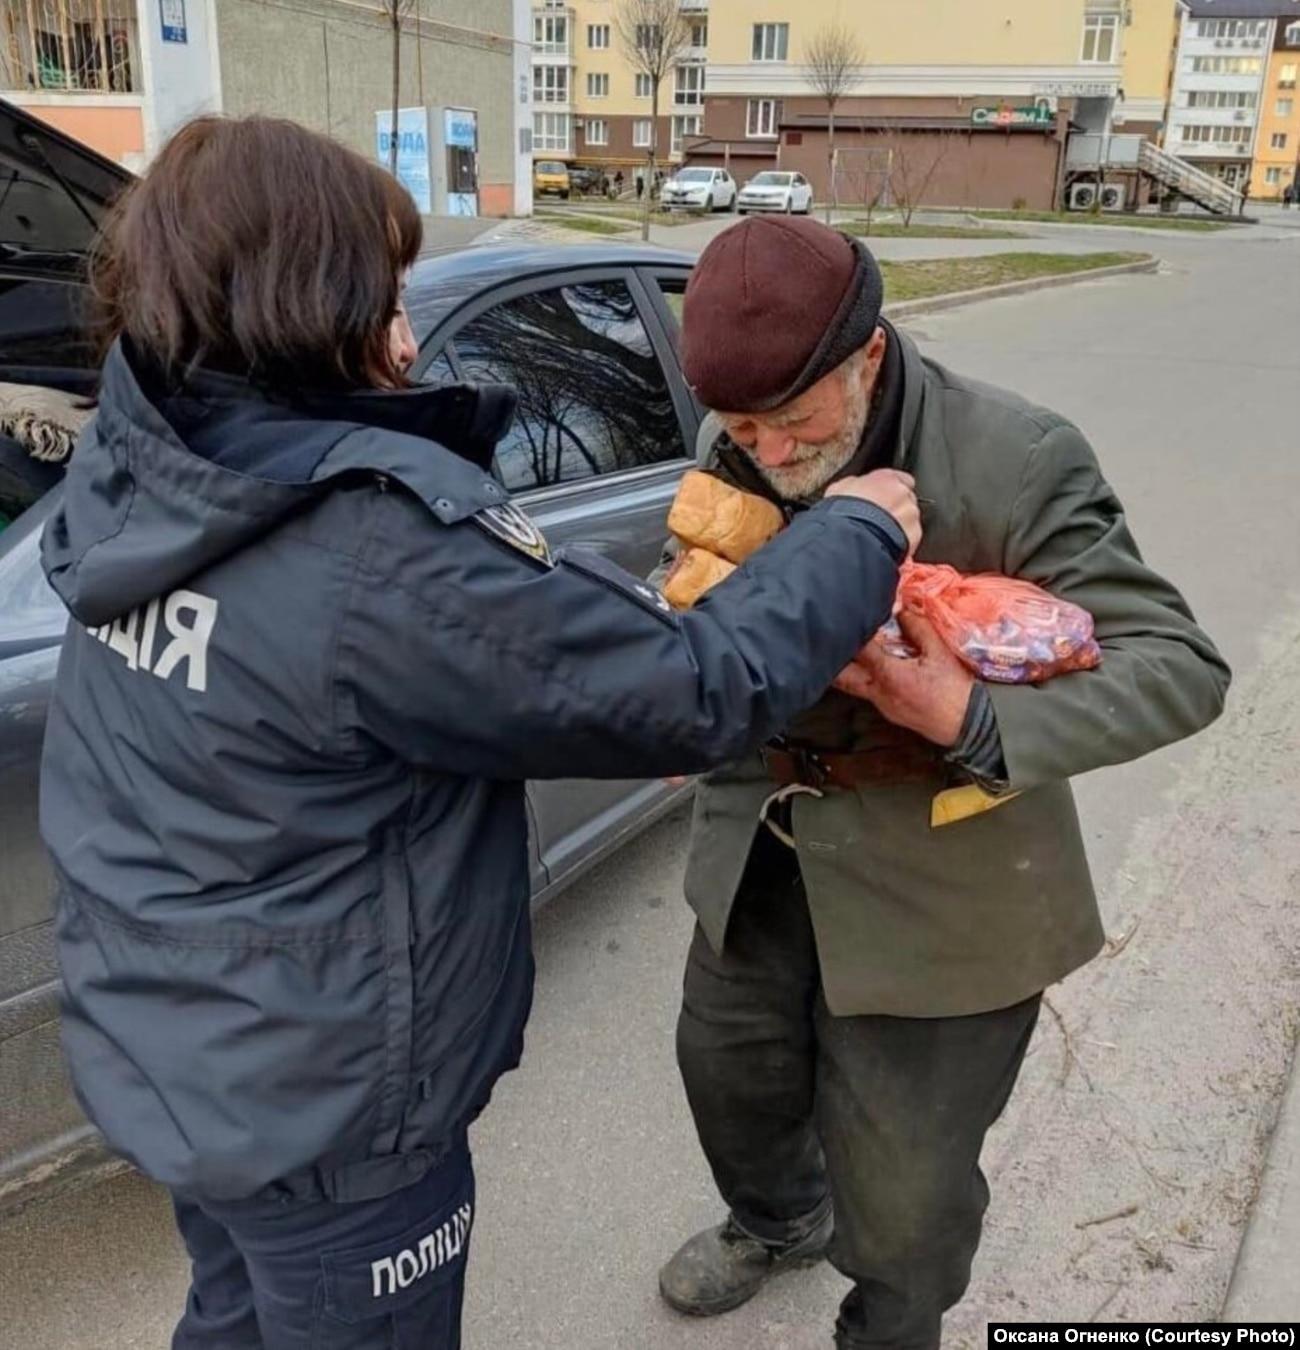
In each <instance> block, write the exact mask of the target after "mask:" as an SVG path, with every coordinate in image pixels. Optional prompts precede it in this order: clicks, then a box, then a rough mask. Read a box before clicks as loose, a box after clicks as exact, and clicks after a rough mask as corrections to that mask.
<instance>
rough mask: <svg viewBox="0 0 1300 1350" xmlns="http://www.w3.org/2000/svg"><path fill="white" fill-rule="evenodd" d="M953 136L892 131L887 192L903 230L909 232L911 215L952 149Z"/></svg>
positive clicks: (947, 133)
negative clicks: (900, 219) (900, 215)
mask: <svg viewBox="0 0 1300 1350" xmlns="http://www.w3.org/2000/svg"><path fill="white" fill-rule="evenodd" d="M953 139H954V137H953V134H952V133H951V132H940V133H939V134H938V135H937V136H932V135H930V134H927V133H925V132H911V133H909V132H904V131H898V132H895V133H894V135H893V137H892V138H891V140H890V152H891V155H890V158H891V165H892V168H891V172H890V176H889V186H890V191H891V193H892V195H893V198H894V203H895V205H896V206H897V207H898V209H899V210H900V211H901V212H902V213H903V228H904V229H911V227H912V216H913V214H914V213H915V211H916V208H917V207H918V206H920V205H921V204H922V203H923V202H924V200H925V195H926V193H927V192H928V191H929V190H930V184H931V183H932V182H933V181H934V176H935V174H936V173H938V172H939V166H940V165H941V164H942V163H943V162H944V160H945V159H947V158H948V152H949V151H950V150H951V149H952V145H953Z"/></svg>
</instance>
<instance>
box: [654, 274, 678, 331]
mask: <svg viewBox="0 0 1300 1350" xmlns="http://www.w3.org/2000/svg"><path fill="white" fill-rule="evenodd" d="M654 280H655V285H657V286H658V287H659V290H660V293H661V294H662V295H663V298H664V302H665V303H666V304H667V306H668V312H669V313H670V314H671V315H672V317H673V318H674V319H675V320H676V321H677V326H678V327H679V328H680V327H681V323H682V307H683V306H684V305H685V303H686V278H685V277H655V279H654Z"/></svg>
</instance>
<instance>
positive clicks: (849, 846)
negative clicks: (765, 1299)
mask: <svg viewBox="0 0 1300 1350" xmlns="http://www.w3.org/2000/svg"><path fill="white" fill-rule="evenodd" d="M882 291H883V286H882V281H881V274H880V270H879V268H878V267H877V266H876V263H875V261H874V259H873V258H872V256H871V254H870V253H869V252H868V251H867V249H866V248H865V247H864V246H863V245H862V244H861V243H860V242H856V241H851V240H849V239H847V238H846V237H845V236H843V235H841V234H838V233H836V232H835V231H832V230H830V229H827V228H825V227H824V226H821V225H819V224H816V223H815V222H812V221H804V220H787V219H781V218H768V219H761V218H760V219H751V220H748V221H745V222H744V223H742V224H740V225H738V226H736V227H735V228H733V229H730V230H727V231H726V232H725V233H724V234H722V235H721V236H719V237H718V239H716V240H715V241H714V242H713V243H712V244H711V245H710V246H709V247H708V248H707V249H706V250H705V252H704V254H703V256H702V257H701V259H700V262H699V266H698V267H697V269H696V272H695V275H694V277H693V278H692V280H691V283H690V286H689V287H688V288H687V292H686V303H685V310H684V317H683V331H682V350H683V363H684V367H685V370H686V374H687V378H688V379H689V381H690V383H691V384H692V386H693V387H694V389H695V392H696V394H697V395H698V397H699V398H700V400H701V401H702V402H703V403H704V404H705V405H706V406H707V407H709V408H710V409H714V410H717V411H718V412H719V413H720V415H721V421H722V425H723V427H724V428H725V435H723V436H721V437H720V439H719V440H718V441H717V443H716V444H715V445H714V447H713V449H712V452H711V456H710V460H711V462H710V465H709V467H710V468H711V470H712V471H713V472H714V473H716V474H718V475H720V476H721V477H722V478H724V479H725V480H727V481H728V482H730V483H732V484H734V485H736V486H738V487H741V488H744V489H745V490H747V491H749V492H754V493H761V494H762V495H764V496H766V497H768V498H770V499H771V500H773V501H775V502H777V503H778V504H779V505H781V507H782V508H783V510H784V511H785V512H786V513H787V515H792V514H793V513H795V512H798V511H800V510H802V509H803V508H805V507H806V506H807V505H809V504H810V503H812V502H814V501H815V500H817V498H818V497H819V496H820V495H821V493H822V492H823V491H824V490H825V488H826V487H827V485H828V484H830V483H831V482H832V481H834V480H835V479H836V478H837V477H839V476H840V475H843V474H857V473H864V472H866V471H867V470H869V469H873V468H877V467H881V466H886V465H893V466H896V467H898V468H902V469H906V470H907V471H908V472H910V473H912V474H914V475H915V476H916V480H917V492H918V494H919V496H920V498H921V500H922V501H923V503H925V505H924V506H923V508H922V509H923V513H924V514H923V521H924V528H925V536H924V540H923V543H922V545H921V549H920V554H919V556H920V558H921V559H922V560H923V561H934V562H946V563H951V564H952V565H953V566H955V567H957V568H958V569H960V570H962V571H965V572H1002V573H1007V574H1010V575H1014V576H1018V577H1024V578H1026V579H1028V580H1030V581H1033V582H1037V583H1038V584H1040V585H1042V586H1045V587H1047V588H1048V589H1049V590H1051V591H1053V592H1055V593H1056V594H1057V595H1060V596H1064V597H1067V598H1069V599H1070V600H1072V601H1074V602H1075V603H1077V604H1079V605H1081V606H1083V607H1084V608H1085V609H1087V610H1089V611H1090V612H1091V613H1092V614H1093V615H1094V617H1095V619H1096V629H1097V635H1098V638H1099V639H1100V642H1101V645H1102V648H1103V650H1104V660H1103V662H1102V665H1101V667H1100V669H1097V670H1094V671H1090V672H1086V673H1079V674H1072V675H1066V676H1062V677H1060V678H1057V679H1055V680H1052V681H1049V682H1048V683H1046V684H1043V685H1041V686H1037V687H1031V686H1002V685H999V686H985V685H983V684H981V683H978V682H977V681H976V680H975V679H974V678H973V677H972V676H971V674H970V673H969V672H968V671H967V670H966V668H965V667H964V666H962V665H961V664H960V663H959V662H958V661H957V660H956V658H955V657H954V656H952V654H951V653H950V652H949V651H948V649H947V648H946V647H945V646H944V645H943V644H942V643H941V642H939V641H938V640H937V637H936V635H935V634H934V632H933V630H931V629H929V628H928V627H927V626H926V625H925V624H924V623H923V622H922V621H920V620H918V619H915V618H912V617H910V616H908V615H903V616H902V622H903V625H904V627H905V629H906V631H907V634H908V636H909V637H910V639H911V641H912V643H913V645H914V646H915V647H916V648H917V649H918V651H919V656H918V657H917V658H916V659H913V660H905V659H900V658H898V657H895V656H892V655H888V654H886V653H884V652H883V651H881V650H880V649H879V648H878V647H873V648H872V649H871V650H870V651H869V652H868V653H867V654H866V665H865V668H864V667H861V666H858V667H851V668H850V670H849V672H846V675H845V676H843V677H842V678H841V681H840V683H841V684H842V685H843V686H844V687H845V688H846V689H851V690H852V691H853V694H854V695H856V696H850V694H849V693H846V692H841V691H840V690H838V689H836V690H831V691H828V692H827V694H826V695H825V696H824V697H823V698H822V699H821V701H820V702H819V703H817V704H816V706H815V707H813V708H811V709H809V710H808V711H807V712H806V713H805V714H803V715H802V716H801V717H800V718H799V719H797V720H796V722H795V723H794V724H793V725H791V726H790V727H789V728H788V730H787V732H786V734H785V736H784V737H783V738H782V739H781V740H780V741H779V742H778V743H775V744H773V745H771V746H770V747H769V748H768V749H767V750H766V752H765V753H764V755H763V757H762V759H761V760H760V759H757V758H756V759H754V760H753V761H752V762H745V763H740V764H736V765H734V766H732V767H730V768H729V769H726V770H724V771H722V772H718V773H714V774H712V775H711V776H710V777H709V778H708V779H707V780H706V781H705V782H704V783H702V784H701V785H700V788H699V792H698V795H697V798H696V805H695V820H694V828H693V836H692V843H691V853H690V861H689V865H688V869H687V875H686V895H687V899H688V900H689V902H690V904H691V905H692V907H693V908H694V909H695V911H696V914H697V916H698V919H699V924H698V927H697V930H696V934H695V939H694V942H693V944H692V947H691V950H690V955H689V958H688V962H687V967H686V978H685V994H684V1001H683V1006H682V1012H681V1020H680V1023H679V1026H678V1059H679V1063H680V1066H681V1072H682V1077H683V1079H684V1081H685V1085H686V1091H687V1095H688V1097H689V1099H690V1105H691V1110H692V1112H693V1114H694V1117H695V1123H696V1128H697V1130H698V1132H699V1136H700V1142H701V1144H702V1145H703V1147H704V1152H705V1154H706V1155H707V1157H708V1161H709V1164H710V1166H711V1167H712V1170H713V1175H714V1177H715V1179H716V1181H717V1184H718V1188H719V1190H720V1191H721V1193H722V1198H723V1200H724V1201H725V1202H726V1204H727V1206H728V1208H729V1211H730V1212H729V1214H728V1216H727V1218H726V1221H725V1222H724V1223H722V1224H721V1225H720V1226H718V1227H715V1228H710V1229H708V1230H706V1231H705V1232H702V1233H699V1234H697V1235H696V1236H695V1237H693V1238H691V1239H690V1240H689V1241H688V1242H687V1243H686V1244H685V1245H684V1246H683V1247H682V1248H681V1249H680V1250H679V1251H678V1252H677V1254H676V1255H675V1256H673V1258H672V1259H671V1260H670V1261H669V1262H668V1264H667V1265H666V1266H665V1267H664V1268H663V1270H662V1272H661V1273H660V1288H661V1290H662V1292H663V1295H664V1297H665V1298H666V1299H667V1300H668V1302H669V1303H670V1304H672V1305H673V1307H675V1308H677V1309H679V1310H681V1311H683V1312H689V1313H695V1314H700V1315H707V1314H713V1313H720V1312H724V1311H726V1310H728V1309H730V1308H734V1307H736V1306H737V1305H739V1304H740V1303H743V1302H744V1301H745V1300H746V1299H748V1298H749V1297H750V1296H751V1295H752V1294H754V1292H755V1291H756V1290H757V1289H758V1288H759V1286H760V1285H761V1284H762V1283H763V1281H764V1280H765V1279H766V1278H767V1277H768V1276H770V1275H771V1274H773V1273H774V1272H776V1271H778V1270H781V1269H782V1268H786V1267H790V1266H794V1265H798V1264H803V1263H806V1262H810V1261H813V1260H816V1259H818V1258H819V1257H821V1256H822V1255H823V1254H824V1253H827V1252H828V1253H829V1256H830V1259H831V1260H832V1262H833V1263H834V1264H835V1266H836V1267H837V1268H838V1269H839V1270H840V1271H841V1272H842V1273H843V1274H844V1275H846V1276H847V1277H848V1278H849V1279H850V1280H852V1281H853V1282H854V1285H853V1289H852V1290H851V1291H850V1292H849V1294H848V1296H847V1297H846V1298H845V1300H844V1302H843V1304H842V1306H841V1308H840V1313H839V1318H838V1322H837V1329H836V1344H837V1346H839V1347H841V1348H842V1350H848V1348H849V1347H854V1348H858V1347H884V1346H888V1347H908V1348H909V1350H913V1348H915V1350H921V1348H922V1347H933V1346H937V1345H938V1344H939V1331H940V1321H941V1317H942V1314H943V1312H944V1310H945V1309H946V1308H948V1307H951V1306H952V1304H954V1303H955V1302H956V1301H957V1300H958V1299H959V1298H960V1297H961V1295H962V1293H963V1292H964V1290H965V1288H966V1284H967V1281H968V1279H969V1273H970V1265H971V1260H972V1257H973V1256H974V1254H975V1250H976V1247H977V1245H978V1242H979V1236H980V1226H981V1221H982V1216H983V1213H984V1209H985V1206H986V1204H987V1201H988V1186H987V1184H986V1182H985V1179H984V1176H983V1174H982V1173H981V1171H980V1167H979V1158H980V1151H981V1148H982V1145H983V1141H984V1136H985V1133H986V1131H987V1130H988V1128H989V1126H990V1125H991V1124H992V1123H993V1122H994V1120H995V1119H996V1118H997V1117H998V1115H999V1114H1000V1113H1001V1112H1002V1109H1003V1107H1004V1106H1005V1105H1006V1102H1007V1099H1008V1097H1009V1096H1010V1093H1011V1090H1012V1087H1013V1085H1014V1084H1015V1081H1016V1076H1017V1074H1018V1072H1019V1070H1020V1066H1021V1062H1022V1060H1023V1058H1024V1054H1025V1049H1026V1046H1027V1045H1028V1043H1029V1039H1030V1036H1031V1034H1032V1032H1033V1029H1034V1024H1035V1021H1036V1018H1037V1015H1038V1009H1039V1002H1040V999H1041V996H1042V991H1043V990H1044V989H1045V988H1046V987H1047V986H1048V985H1050V984H1052V983H1054V982H1055V981H1057V980H1060V979H1061V978H1063V977H1064V976H1065V975H1068V974H1069V973H1070V972H1071V971H1072V970H1074V969H1075V968H1076V967H1078V966H1080V965H1082V964H1084V963H1085V962H1087V961H1088V960H1090V959H1091V958H1092V957H1093V956H1094V955H1096V953H1097V951H1098V950H1099V949H1100V947H1101V945H1102V941H1103V934H1102V927H1101V922H1100V918H1099V915H1098V911H1097V903H1096V899H1095V896H1094V893H1093V888H1092V884H1091V880H1090V878H1089V873H1088V864H1087V860H1086V858H1085V855H1084V847H1083V840H1082V838H1081V835H1080V831H1079V824H1078V820H1077V818H1076V815H1075V809H1074V804H1073V800H1072V797H1071V793H1070V788H1069V786H1068V783H1067V780H1068V779H1069V778H1070V777H1071V776H1072V775H1074V774H1079V773H1084V772H1087V771H1088V770H1090V769H1096V768H1099V767H1101V766H1102V765H1106V764H1117V763H1121V762H1123V761H1126V760H1131V759H1136V758H1137V757H1138V756H1140V755H1144V754H1146V753H1147V752H1149V751H1151V750H1155V749H1156V748H1157V747H1159V746H1163V745H1168V744H1169V743H1170V742H1172V741H1176V740H1178V739H1180V738H1181V737H1184V736H1189V735H1191V734H1192V733H1193V732H1195V731H1197V730H1199V729H1200V728H1202V727H1204V726H1206V725H1207V724H1208V723H1210V722H1212V721H1213V720H1214V718H1215V717H1216V716H1217V715H1218V713H1219V711H1220V709H1221V707H1222V704H1223V698H1224V693H1225V691H1226V689H1227V686H1228V680H1229V672H1228V669H1227V667H1226V666H1225V664H1224V662H1223V661H1222V659H1221V658H1220V657H1219V655H1218V653H1217V652H1216V651H1215V649H1214V646H1213V644H1212V643H1211V642H1210V640H1209V638H1208V637H1206V635H1205V634H1204V633H1203V632H1202V631H1201V630H1200V629H1199V628H1198V627H1197V625H1196V623H1195V621H1194V619H1193V617H1192V615H1191V613H1190V612H1189V611H1188V608H1187V606H1186V604H1185V603H1184V602H1183V600H1182V599H1181V598H1180V596H1179V595H1178V593H1177V592H1176V591H1175V590H1174V588H1173V587H1172V586H1171V585H1170V584H1169V583H1168V582H1166V581H1164V580H1162V579H1161V578H1160V577H1159V576H1157V575H1156V573H1155V572H1153V571H1152V570H1151V569H1150V568H1149V567H1147V566H1146V564H1145V563H1144V562H1143V561H1142V558H1141V556H1140V555H1139V553H1138V550H1137V547H1136V545H1135V544H1134V542H1133V538H1132V536H1131V534H1130V533H1129V530H1128V526H1127V525H1126V523H1125V519H1124V513H1123V510H1122V508H1121V506H1120V503H1119V502H1118V500H1117V499H1116V497H1115V493H1114V492H1113V491H1112V490H1111V488H1110V487H1109V486H1108V485H1107V483H1106V481H1105V479H1104V478H1103V477H1102V475H1101V471H1100V469H1099V467H1098V465H1097V461H1096V459H1095V457H1094V455H1093V452H1092V450H1091V449H1090V448H1089V445H1088V443H1087V441H1086V440H1085V439H1084V437H1083V436H1082V434H1081V433H1080V432H1079V431H1078V430H1077V429H1076V428H1075V427H1074V426H1072V425H1071V424H1070V423H1069V422H1067V421H1066V420H1065V419H1064V418H1062V417H1060V416H1058V415H1057V414H1055V413H1052V412H1049V411H1048V410H1046V409H1044V408H1039V407H1035V406H1033V405H1032V404H1030V403H1027V402H1025V401H1024V400H1023V399H1020V398H1017V397H1016V396H1015V395H1014V394H1010V393H1006V392H1003V391H1002V390H999V389H994V388H991V387H989V386H987V385H983V384H978V383H976V382H975V381H973V380H967V379H963V378H962V377H961V376H959V375H955V374H953V373H952V372H951V371H948V370H945V369H944V368H942V367H941V366H938V365H936V364H935V363H933V362H931V361H929V360H926V359H924V358H923V357H922V356H921V354H920V353H919V352H918V351H917V349H916V347H915V346H914V345H913V343H912V342H911V341H909V339H908V338H906V337H905V336H903V335H902V334H901V333H899V332H897V331H896V330H895V329H894V328H892V327H891V326H890V325H889V324H888V323H887V322H885V321H884V320H882V319H881V317H880V310H881V303H882V299H883V294H882ZM963 785H966V786H967V792H966V793H965V794H964V795H959V797H958V799H957V800H958V801H959V802H964V803H966V804H967V806H968V807H969V803H970V801H971V799H972V797H973V799H974V801H975V802H976V804H977V805H978V806H980V807H981V808H989V807H992V808H994V809H980V810H977V811H976V810H970V809H967V810H966V811H965V812H963V811H961V810H958V811H957V812H956V813H955V814H956V815H958V816H962V815H963V814H964V818H962V819H959V820H958V821H957V823H950V824H946V825H942V826H936V825H935V824H934V823H932V821H933V820H934V819H935V816H934V802H935V799H936V797H938V796H939V795H940V794H941V793H944V792H947V791H949V790H951V789H954V788H959V787H961V786H963ZM977 787H978V788H982V789H984V792H982V793H981V792H979V791H976V788H977ZM946 800H947V801H949V802H951V801H952V800H953V798H952V797H951V796H949V797H948V798H947V799H946ZM949 814H953V813H949ZM764 822H766V826H767V827H765V824H764Z"/></svg>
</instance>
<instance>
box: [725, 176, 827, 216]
mask: <svg viewBox="0 0 1300 1350" xmlns="http://www.w3.org/2000/svg"><path fill="white" fill-rule="evenodd" d="M812 199H813V190H812V184H811V183H810V182H809V181H808V180H807V179H806V178H805V177H804V176H803V174H801V173H783V172H781V171H780V170H778V169H765V170H764V171H763V172H762V173H760V174H755V175H754V177H753V178H751V179H750V180H749V182H748V183H746V184H745V186H744V187H743V188H741V190H740V198H739V207H740V214H741V215H742V216H743V215H744V214H745V213H746V212H747V211H784V212H785V213H786V215H791V214H792V213H796V212H797V213H798V214H800V215H804V216H806V215H807V214H808V213H809V212H810V211H811V210H812Z"/></svg>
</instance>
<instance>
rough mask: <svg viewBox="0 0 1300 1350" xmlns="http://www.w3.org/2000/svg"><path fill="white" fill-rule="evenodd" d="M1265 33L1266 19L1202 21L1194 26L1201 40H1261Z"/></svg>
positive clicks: (1266, 30) (1266, 29) (1266, 28)
mask: <svg viewBox="0 0 1300 1350" xmlns="http://www.w3.org/2000/svg"><path fill="white" fill-rule="evenodd" d="M1267 32H1268V20H1267V19H1202V20H1201V21H1200V23H1198V24H1197V25H1196V36H1197V37H1202V38H1229V39H1232V38H1238V39H1249V38H1262V37H1263V36H1264V35H1265V33H1267Z"/></svg>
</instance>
